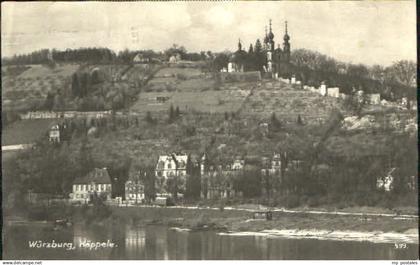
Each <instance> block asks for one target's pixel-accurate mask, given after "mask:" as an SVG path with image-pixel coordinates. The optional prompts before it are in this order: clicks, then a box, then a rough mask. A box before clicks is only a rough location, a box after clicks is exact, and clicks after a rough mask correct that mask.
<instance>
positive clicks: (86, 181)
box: [70, 168, 112, 203]
mask: <svg viewBox="0 0 420 265" xmlns="http://www.w3.org/2000/svg"><path fill="white" fill-rule="evenodd" d="M111 191H112V185H111V178H110V176H109V174H108V170H107V169H106V168H95V169H93V170H92V171H91V172H89V173H88V174H87V175H86V176H83V177H78V178H76V179H75V181H74V182H73V192H72V193H71V194H70V201H72V202H81V203H89V202H90V201H91V200H92V199H93V197H94V196H99V197H103V198H105V199H106V200H109V199H111Z"/></svg>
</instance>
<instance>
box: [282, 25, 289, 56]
mask: <svg viewBox="0 0 420 265" xmlns="http://www.w3.org/2000/svg"><path fill="white" fill-rule="evenodd" d="M284 25H285V33H284V37H283V40H284V42H283V53H284V61H285V62H287V63H288V62H290V42H289V41H290V36H289V34H288V32H287V21H285V22H284Z"/></svg>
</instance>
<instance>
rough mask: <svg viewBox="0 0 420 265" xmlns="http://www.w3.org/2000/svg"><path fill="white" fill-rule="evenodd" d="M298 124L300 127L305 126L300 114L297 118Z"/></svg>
mask: <svg viewBox="0 0 420 265" xmlns="http://www.w3.org/2000/svg"><path fill="white" fill-rule="evenodd" d="M296 123H297V124H298V125H303V121H302V117H301V116H300V114H299V115H298V117H297V121H296Z"/></svg>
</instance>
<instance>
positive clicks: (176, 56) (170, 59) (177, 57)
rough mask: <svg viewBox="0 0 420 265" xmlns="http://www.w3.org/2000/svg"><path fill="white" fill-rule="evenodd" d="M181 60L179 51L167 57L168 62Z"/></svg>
mask: <svg viewBox="0 0 420 265" xmlns="http://www.w3.org/2000/svg"><path fill="white" fill-rule="evenodd" d="M179 61H181V55H180V54H179V53H176V54H174V55H172V56H171V57H169V63H178V62H179Z"/></svg>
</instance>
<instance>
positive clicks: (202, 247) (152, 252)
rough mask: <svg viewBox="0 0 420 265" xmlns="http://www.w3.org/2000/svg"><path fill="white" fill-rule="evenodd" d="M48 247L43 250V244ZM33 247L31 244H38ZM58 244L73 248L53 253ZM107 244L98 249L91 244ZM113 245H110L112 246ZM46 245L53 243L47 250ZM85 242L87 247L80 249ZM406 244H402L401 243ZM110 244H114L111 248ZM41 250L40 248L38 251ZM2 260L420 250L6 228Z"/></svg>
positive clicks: (159, 232) (136, 231) (369, 255)
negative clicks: (72, 247)
mask: <svg viewBox="0 0 420 265" xmlns="http://www.w3.org/2000/svg"><path fill="white" fill-rule="evenodd" d="M41 241H42V243H45V244H44V245H43V246H41V244H40V242H41ZM34 242H36V243H38V244H35V245H33V247H30V245H29V244H30V243H32V244H34ZM52 242H54V243H63V242H64V243H67V244H68V245H66V246H67V247H68V248H71V245H70V244H73V246H74V249H70V250H68V249H66V248H64V247H61V248H59V247H57V246H56V247H55V248H52V246H53V244H52ZM90 242H94V244H95V247H96V242H103V245H102V246H98V247H97V249H89V247H93V245H89V244H88V243H90ZM107 242H108V243H107ZM47 243H50V245H48V244H47ZM81 243H82V245H81ZM396 243H403V242H396ZM111 244H114V245H113V246H112V247H111ZM36 245H38V246H41V247H39V248H38V247H36ZM3 259H139V260H145V259H146V260H168V259H169V260H176V259H196V260H202V259H206V260H215V259H216V260H221V259H237V260H241V259H248V260H249V259H250V260H259V259H272V260H281V259H315V260H317V259H385V260H387V259H393V260H395V259H398V260H401V259H418V245H417V244H409V245H406V246H405V248H404V247H403V248H396V246H395V244H394V243H370V242H356V241H355V242H352V241H345V242H343V241H328V240H316V239H289V238H280V237H264V236H252V235H249V236H230V235H220V234H218V233H216V232H211V231H200V232H187V231H174V230H173V229H170V228H168V227H166V226H151V225H148V226H141V227H140V226H132V225H124V224H123V225H120V226H113V227H99V226H93V227H92V226H89V227H87V226H84V225H74V226H73V227H70V228H64V229H61V230H58V231H54V230H53V229H52V225H50V224H42V223H31V224H28V223H25V224H13V225H5V226H4V227H3Z"/></svg>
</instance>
